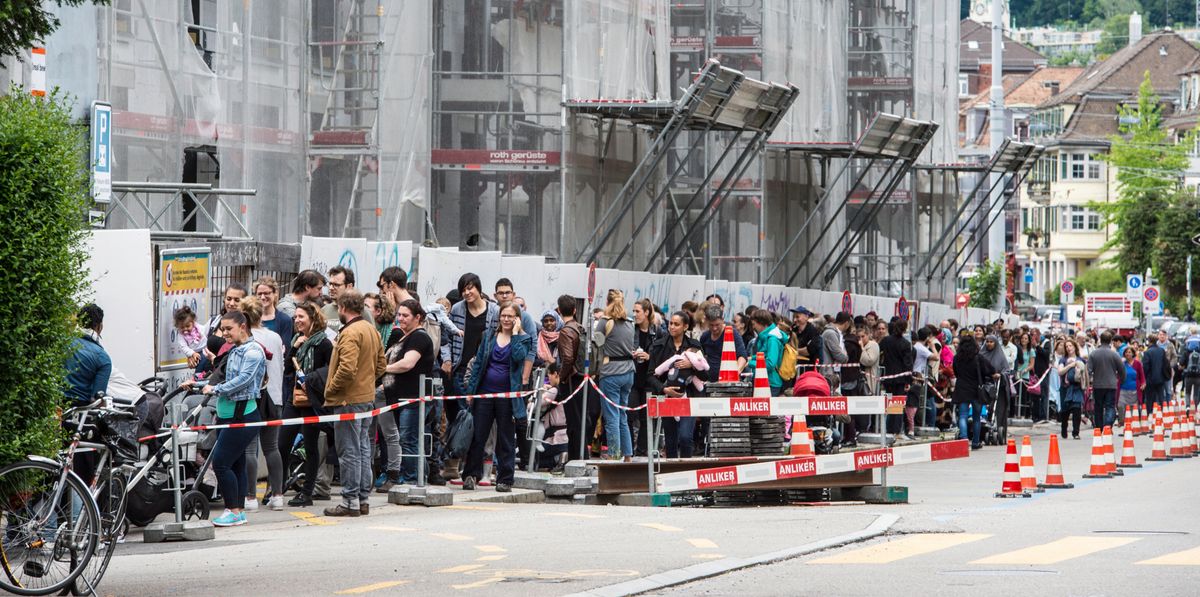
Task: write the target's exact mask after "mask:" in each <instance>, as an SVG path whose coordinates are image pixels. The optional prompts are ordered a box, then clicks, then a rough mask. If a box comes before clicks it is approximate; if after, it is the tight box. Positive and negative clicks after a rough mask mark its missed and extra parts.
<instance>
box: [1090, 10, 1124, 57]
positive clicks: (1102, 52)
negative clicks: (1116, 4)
mask: <svg viewBox="0 0 1200 597" xmlns="http://www.w3.org/2000/svg"><path fill="white" fill-rule="evenodd" d="M1127 45H1129V15H1128V14H1119V15H1113V16H1111V17H1108V18H1107V19H1105V21H1104V25H1103V28H1102V30H1101V32H1100V41H1099V42H1098V43H1097V44H1096V50H1095V52H1096V55H1098V56H1104V57H1107V56H1110V55H1112V54H1113V53H1115V52H1116V51H1117V50H1120V49H1121V48H1124V47H1125V46H1127Z"/></svg>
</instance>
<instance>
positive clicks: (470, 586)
mask: <svg viewBox="0 0 1200 597" xmlns="http://www.w3.org/2000/svg"><path fill="white" fill-rule="evenodd" d="M504 580H507V579H506V578H505V577H503V576H493V577H490V578H485V579H483V580H481V581H477V582H473V583H470V584H466V585H450V586H452V587H454V588H456V589H478V588H479V587H486V586H487V585H490V584H492V583H496V582H502V581H504Z"/></svg>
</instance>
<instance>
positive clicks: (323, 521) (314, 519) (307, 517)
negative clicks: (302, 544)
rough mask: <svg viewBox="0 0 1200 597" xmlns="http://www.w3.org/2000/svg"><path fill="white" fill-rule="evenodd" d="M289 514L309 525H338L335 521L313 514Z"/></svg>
mask: <svg viewBox="0 0 1200 597" xmlns="http://www.w3.org/2000/svg"><path fill="white" fill-rule="evenodd" d="M289 514H291V515H292V516H295V517H296V518H299V519H300V520H303V521H304V522H307V523H308V524H315V525H318V526H329V525H334V524H337V522H335V521H332V520H329V519H328V518H322V517H320V516H317V515H316V514H313V513H311V512H289Z"/></svg>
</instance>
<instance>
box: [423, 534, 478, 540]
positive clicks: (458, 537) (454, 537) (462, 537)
mask: <svg viewBox="0 0 1200 597" xmlns="http://www.w3.org/2000/svg"><path fill="white" fill-rule="evenodd" d="M430 536H431V537H437V538H438V539H445V540H447V541H470V540H471V537H468V536H466V535H458V534H456V533H430Z"/></svg>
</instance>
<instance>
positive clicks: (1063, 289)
mask: <svg viewBox="0 0 1200 597" xmlns="http://www.w3.org/2000/svg"><path fill="white" fill-rule="evenodd" d="M1058 290H1059V297H1060V298H1061V299H1062V300H1061V302H1062V304H1064V305H1069V304H1071V303H1073V302H1075V283H1074V282H1072V281H1070V280H1063V281H1062V284H1059V285H1058Z"/></svg>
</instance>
